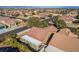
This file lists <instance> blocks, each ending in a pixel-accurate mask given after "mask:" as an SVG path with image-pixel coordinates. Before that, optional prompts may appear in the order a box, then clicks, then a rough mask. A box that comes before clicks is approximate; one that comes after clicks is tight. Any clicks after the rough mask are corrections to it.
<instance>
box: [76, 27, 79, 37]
mask: <svg viewBox="0 0 79 59" xmlns="http://www.w3.org/2000/svg"><path fill="white" fill-rule="evenodd" d="M76 34H77V35H78V38H79V27H78V28H76Z"/></svg>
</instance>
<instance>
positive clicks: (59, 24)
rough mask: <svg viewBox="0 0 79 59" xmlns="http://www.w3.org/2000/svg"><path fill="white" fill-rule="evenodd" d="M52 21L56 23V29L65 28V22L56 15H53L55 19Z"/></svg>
mask: <svg viewBox="0 0 79 59" xmlns="http://www.w3.org/2000/svg"><path fill="white" fill-rule="evenodd" d="M54 23H55V25H56V27H57V28H58V29H61V28H66V27H67V26H66V23H65V22H64V20H59V18H58V17H55V20H54Z"/></svg>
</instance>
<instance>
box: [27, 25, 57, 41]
mask: <svg viewBox="0 0 79 59" xmlns="http://www.w3.org/2000/svg"><path fill="white" fill-rule="evenodd" d="M56 31H57V28H56V27H54V26H48V27H45V28H37V27H32V28H31V30H30V31H29V32H28V33H27V34H28V35H30V36H32V37H34V38H36V39H37V40H39V41H42V42H43V41H44V40H45V39H48V38H47V37H48V35H49V34H50V33H56Z"/></svg>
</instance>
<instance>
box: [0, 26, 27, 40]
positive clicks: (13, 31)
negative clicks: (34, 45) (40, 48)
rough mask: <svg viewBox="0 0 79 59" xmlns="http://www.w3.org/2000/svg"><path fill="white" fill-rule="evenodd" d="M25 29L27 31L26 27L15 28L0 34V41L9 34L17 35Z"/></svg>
mask: <svg viewBox="0 0 79 59" xmlns="http://www.w3.org/2000/svg"><path fill="white" fill-rule="evenodd" d="M26 29H28V27H27V26H24V27H21V28H17V29H14V30H11V31H9V32H6V33H3V34H0V39H2V38H3V37H4V36H5V35H8V34H11V33H18V32H20V31H23V30H26Z"/></svg>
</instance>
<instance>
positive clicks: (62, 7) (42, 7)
mask: <svg viewBox="0 0 79 59" xmlns="http://www.w3.org/2000/svg"><path fill="white" fill-rule="evenodd" d="M0 8H79V6H0Z"/></svg>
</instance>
